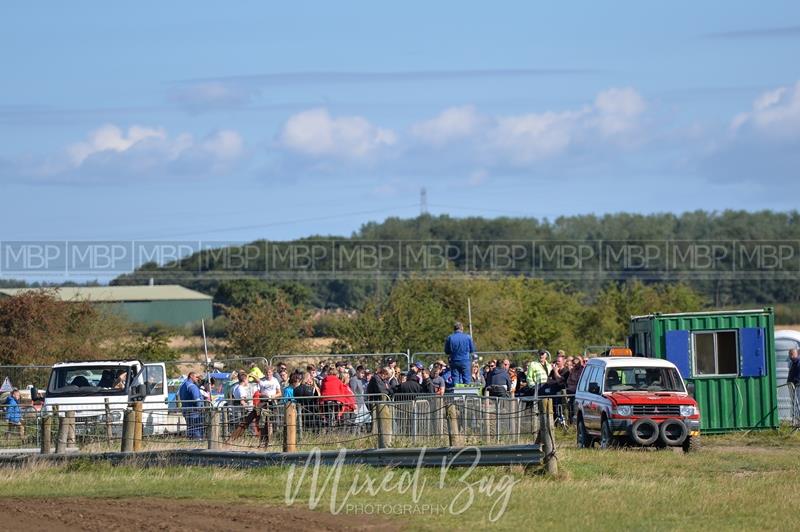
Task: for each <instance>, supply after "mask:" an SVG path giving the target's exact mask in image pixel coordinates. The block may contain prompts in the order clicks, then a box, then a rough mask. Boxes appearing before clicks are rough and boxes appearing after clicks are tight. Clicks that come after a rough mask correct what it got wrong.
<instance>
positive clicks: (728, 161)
mask: <svg viewBox="0 0 800 532" xmlns="http://www.w3.org/2000/svg"><path fill="white" fill-rule="evenodd" d="M697 164H698V166H699V168H700V169H701V171H703V173H705V174H706V175H708V176H709V177H710V178H711V179H712V180H714V181H719V182H736V181H742V182H744V181H751V182H758V183H762V184H766V183H771V184H780V185H781V186H783V187H787V186H795V187H796V186H797V185H796V184H797V183H798V180H797V168H799V167H800V82H797V83H796V84H795V85H794V86H792V87H779V88H777V89H773V90H770V91H766V92H764V93H763V94H761V95H759V96H758V97H757V98H756V99H755V100H753V103H752V104H751V108H750V110H749V111H745V112H742V113H739V114H737V115H735V116H734V117H733V118H732V119H731V123H730V129H729V131H728V135H727V136H725V137H722V136H720V137H719V138H718V139H717V140H715V141H713V142H710V143H709V145H708V146H707V147H706V149H705V150H704V151H703V153H702V154H700V155H699V156H698V157H697Z"/></svg>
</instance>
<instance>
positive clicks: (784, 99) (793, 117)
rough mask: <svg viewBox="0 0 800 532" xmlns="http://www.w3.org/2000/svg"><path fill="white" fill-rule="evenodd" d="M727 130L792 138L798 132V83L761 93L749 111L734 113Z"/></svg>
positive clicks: (799, 85)
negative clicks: (729, 128)
mask: <svg viewBox="0 0 800 532" xmlns="http://www.w3.org/2000/svg"><path fill="white" fill-rule="evenodd" d="M731 130H732V131H733V132H734V133H735V134H736V133H743V132H744V131H745V130H749V131H750V132H752V133H755V134H759V135H764V136H767V137H775V138H784V139H786V138H792V137H795V136H798V135H800V82H797V83H796V84H795V85H794V87H779V88H777V89H775V90H772V91H767V92H765V93H763V94H761V95H760V96H759V97H758V98H756V100H755V101H754V102H753V107H752V110H750V111H748V112H744V113H740V114H738V115H736V116H735V117H734V118H733V120H732V121H731Z"/></svg>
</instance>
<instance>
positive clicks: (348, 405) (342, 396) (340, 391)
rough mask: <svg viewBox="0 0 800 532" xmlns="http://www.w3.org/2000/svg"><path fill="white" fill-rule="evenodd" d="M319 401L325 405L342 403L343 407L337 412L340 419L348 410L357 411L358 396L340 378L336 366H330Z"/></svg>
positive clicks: (321, 387)
mask: <svg viewBox="0 0 800 532" xmlns="http://www.w3.org/2000/svg"><path fill="white" fill-rule="evenodd" d="M319 402H320V403H321V404H323V405H324V404H325V403H329V402H335V403H340V404H341V405H342V407H341V408H340V409H339V412H338V414H337V417H338V418H339V419H341V417H342V416H343V415H344V414H345V413H346V412H355V411H356V397H355V395H354V394H353V390H351V389H350V387H349V386H347V385H346V384H345V383H343V382H342V381H341V379H339V375H338V372H337V371H336V368H334V367H332V368H330V369H329V370H328V374H327V375H325V377H324V378H323V379H322V384H321V385H320V399H319Z"/></svg>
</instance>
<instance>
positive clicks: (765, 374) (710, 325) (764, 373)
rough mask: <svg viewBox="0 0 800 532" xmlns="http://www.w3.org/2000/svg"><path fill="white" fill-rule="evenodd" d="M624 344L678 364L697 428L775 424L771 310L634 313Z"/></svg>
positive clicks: (709, 430)
mask: <svg viewBox="0 0 800 532" xmlns="http://www.w3.org/2000/svg"><path fill="white" fill-rule="evenodd" d="M628 346H629V347H630V348H631V349H632V350H633V352H634V354H637V355H643V356H648V357H655V358H664V359H667V360H669V361H671V362H672V363H674V364H675V365H676V366H677V367H678V370H679V371H680V372H681V375H682V376H683V377H684V379H686V381H687V386H688V387H689V388H690V391H691V390H692V388H693V389H694V390H693V395H694V398H695V399H696V400H697V403H698V405H699V406H700V416H701V419H702V424H701V431H703V432H706V433H721V432H731V431H736V430H746V429H764V428H776V427H778V424H779V420H778V397H777V391H776V390H777V387H776V382H775V319H774V315H773V310H772V309H771V308H766V309H760V310H743V311H719V312H689V313H680V314H650V315H647V316H634V317H632V318H631V322H630V329H629V336H628Z"/></svg>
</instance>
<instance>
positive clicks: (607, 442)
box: [600, 418, 615, 449]
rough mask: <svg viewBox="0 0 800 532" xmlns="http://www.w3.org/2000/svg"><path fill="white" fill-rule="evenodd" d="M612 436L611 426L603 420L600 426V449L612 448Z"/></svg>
mask: <svg viewBox="0 0 800 532" xmlns="http://www.w3.org/2000/svg"><path fill="white" fill-rule="evenodd" d="M614 443H615V441H614V434H613V433H612V432H611V424H610V423H609V422H608V420H607V419H605V418H604V419H603V424H602V425H600V448H601V449H610V448H611V447H613V446H614Z"/></svg>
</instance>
